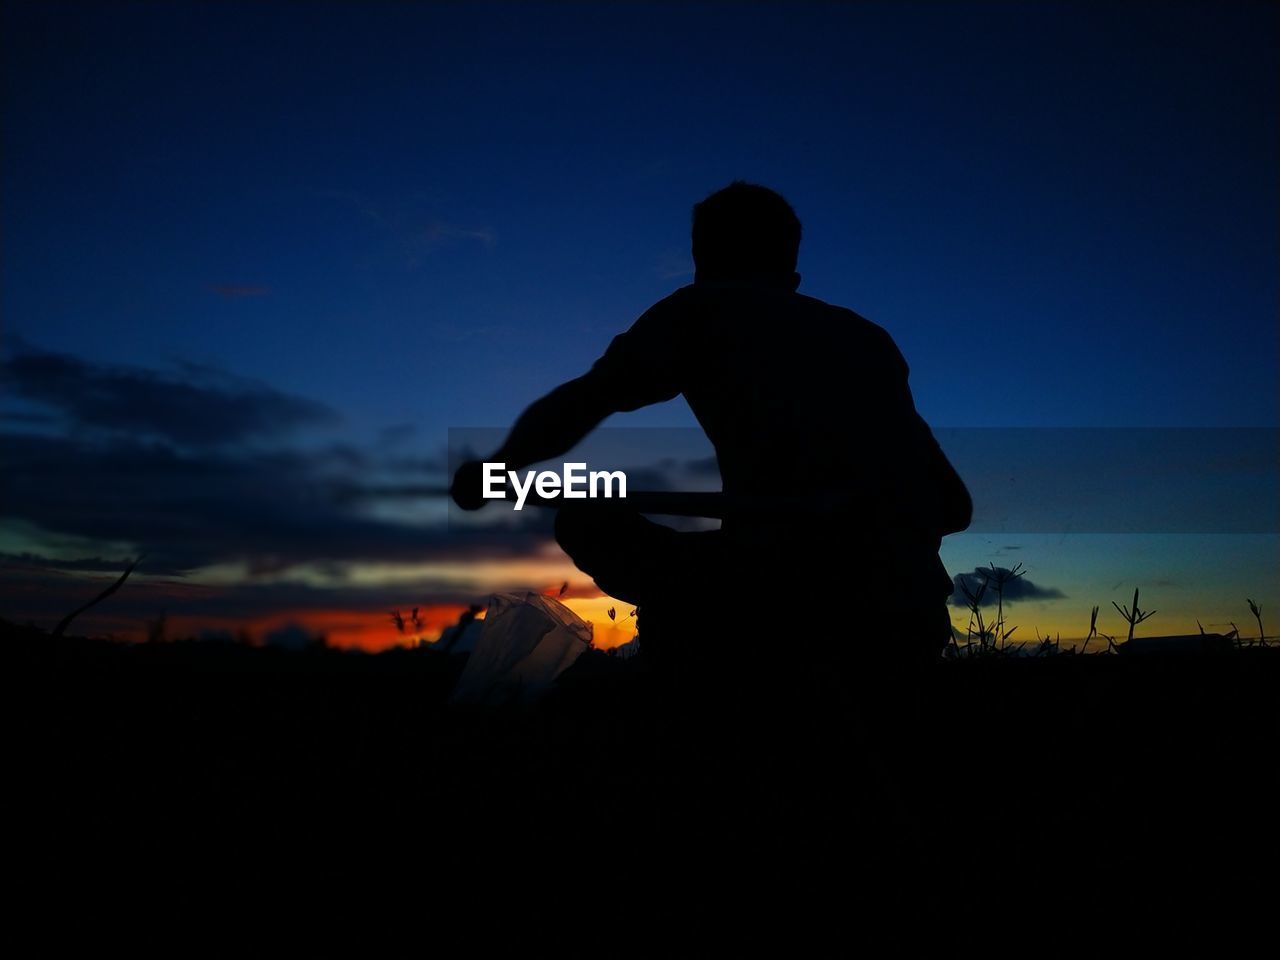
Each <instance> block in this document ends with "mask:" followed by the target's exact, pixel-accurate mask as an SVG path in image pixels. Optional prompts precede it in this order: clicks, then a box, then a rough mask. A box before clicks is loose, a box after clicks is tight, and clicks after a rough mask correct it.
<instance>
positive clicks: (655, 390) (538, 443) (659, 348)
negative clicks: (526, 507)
mask: <svg viewBox="0 0 1280 960" xmlns="http://www.w3.org/2000/svg"><path fill="white" fill-rule="evenodd" d="M678 294H679V291H677V293H676V294H672V295H671V296H669V297H666V298H665V299H663V300H660V301H658V302H657V303H656V304H654V305H653V306H652V307H650V308H649V309H648V310H646V311H645V312H644V313H643V314H642V315H641V316H640V318H639V319H638V320H636V322H635V323H633V324H632V325H631V328H630V329H628V330H626V331H625V332H623V333H620V334H618V335H617V336H616V337H614V338H613V340H612V341H611V342H610V344H609V347H608V349H607V350H606V351H605V352H604V354H603V355H602V356H601V357H600V358H599V359H598V360H597V361H596V362H595V363H594V364H592V366H591V369H590V370H588V371H587V372H586V373H584V374H583V375H582V376H580V377H576V378H575V379H573V380H570V381H568V382H567V383H563V384H561V385H560V386H558V387H556V388H555V389H554V390H552V391H551V392H550V393H548V394H547V395H546V396H544V397H542V398H540V399H538V400H535V401H534V402H533V403H532V404H530V405H529V407H528V408H527V409H526V410H525V411H524V413H522V414H520V416H519V417H518V418H517V420H516V422H515V425H514V426H512V428H511V432H510V433H509V434H508V435H507V438H506V440H505V441H503V443H502V446H500V447H499V448H498V449H497V450H496V451H494V453H493V454H492V455H491V456H490V457H489V458H488V460H487V461H485V462H488V463H505V464H506V469H508V470H522V469H524V468H525V467H527V466H529V465H530V464H533V463H540V462H542V461H543V460H550V459H552V458H553V457H559V456H562V455H563V454H565V453H568V452H569V451H570V450H572V449H573V448H574V446H576V445H577V444H578V442H579V441H580V440H582V438H583V437H585V436H586V435H587V434H588V433H590V432H591V431H592V430H593V429H595V427H596V426H597V425H598V424H599V423H600V421H602V420H603V419H604V418H605V417H607V416H609V414H611V413H620V412H623V411H627V410H636V409H638V408H639V407H643V406H648V405H649V404H651V403H659V402H661V401H663V400H670V399H672V398H673V397H675V396H676V395H677V394H679V392H680V379H679V372H678V369H679V368H678V362H679V349H678V345H677V343H676V341H675V337H676V335H677V334H676V333H675V328H678V321H679V309H680V308H679V303H680V297H679V296H678ZM482 473H483V471H482V467H481V461H476V460H473V461H469V462H468V463H464V464H463V465H462V466H461V467H460V468H459V469H458V473H457V475H456V476H455V477H454V481H453V486H452V487H451V488H450V493H451V494H452V496H453V499H454V502H455V503H457V504H458V506H460V507H462V508H463V509H467V510H475V509H478V508H479V507H482V506H483V505H484V503H485V501H484V498H483V497H482V496H481V483H482Z"/></svg>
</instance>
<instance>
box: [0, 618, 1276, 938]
mask: <svg viewBox="0 0 1280 960" xmlns="http://www.w3.org/2000/svg"><path fill="white" fill-rule="evenodd" d="M4 642H5V643H6V645H7V647H8V650H9V657H8V659H9V662H10V665H11V669H10V670H9V671H8V673H7V676H8V679H9V684H10V685H11V688H12V689H13V690H15V692H16V693H17V695H18V697H17V699H18V702H19V704H20V705H21V704H26V706H23V707H21V708H20V709H19V710H18V711H17V717H16V720H15V721H14V722H15V723H16V725H17V728H18V731H19V737H18V750H19V753H20V757H19V772H20V776H19V778H18V779H17V780H15V781H14V783H15V787H14V789H15V790H17V791H18V792H19V793H20V795H21V796H22V797H23V799H24V800H29V801H30V807H29V809H26V808H25V805H24V810H23V812H22V814H21V815H20V817H19V818H18V819H16V820H15V821H14V822H15V823H17V824H18V825H19V826H18V829H17V830H16V832H15V837H16V839H17V846H18V852H19V855H20V856H21V857H29V858H30V860H29V867H30V870H31V871H32V873H31V874H29V875H30V876H33V877H41V878H44V879H43V880H42V881H41V882H46V883H50V884H53V885H54V886H55V887H56V886H57V884H59V883H60V882H62V881H63V880H65V879H67V878H71V877H74V878H76V879H77V880H79V881H88V882H90V883H96V884H98V885H99V887H100V888H109V887H110V886H111V885H112V884H113V883H118V882H120V879H121V878H122V877H124V876H125V875H126V874H127V875H129V876H143V877H145V878H148V879H147V880H146V881H144V884H145V883H150V884H155V885H158V886H174V885H177V886H183V885H190V886H192V887H193V888H194V886H195V885H198V884H202V883H213V882H216V883H231V884H234V885H235V886H236V887H237V888H240V887H242V886H247V887H248V888H250V889H253V890H258V891H270V890H273V889H282V888H288V887H297V886H299V885H303V886H306V887H308V888H310V887H313V886H314V887H320V888H327V889H328V890H330V891H338V890H342V889H346V888H349V887H350V886H351V885H353V884H354V885H365V886H368V885H370V884H372V885H375V886H379V885H382V886H385V887H386V889H387V892H388V895H389V896H393V897H402V896H411V897H413V898H415V900H416V899H419V898H427V899H432V898H436V897H438V896H447V895H449V894H450V893H451V892H456V891H457V890H459V889H460V888H462V889H467V888H468V885H469V884H473V883H474V884H490V885H492V884H494V883H498V884H500V885H502V886H504V887H507V886H508V885H509V886H510V888H512V889H519V888H520V885H521V884H524V885H526V889H528V890H530V891H531V894H532V895H541V894H546V893H547V891H546V890H545V889H541V890H540V888H541V887H542V886H543V885H545V884H546V883H547V882H548V880H547V878H549V877H550V876H552V875H556V876H565V875H567V876H571V877H572V878H574V879H573V881H572V884H571V886H570V887H558V888H557V890H558V891H560V892H561V893H563V894H564V895H565V896H571V897H572V898H574V899H580V901H581V904H582V906H584V907H587V906H591V905H603V906H606V907H608V908H609V909H614V910H622V911H623V912H624V913H635V912H639V913H641V914H646V913H648V914H651V913H652V912H653V911H655V910H662V909H664V907H666V906H671V905H673V904H674V905H678V904H684V905H686V906H687V905H688V904H691V903H695V902H698V898H699V897H705V895H706V892H707V891H708V890H715V891H717V892H718V893H724V892H726V891H729V892H732V894H733V896H735V897H736V898H737V899H736V902H737V903H738V904H740V905H745V906H743V907H742V909H743V910H745V911H746V913H745V915H746V916H750V909H751V905H752V904H754V905H756V906H757V908H759V907H760V905H769V906H770V907H771V908H775V909H776V908H777V905H778V903H779V902H780V897H779V893H780V892H784V891H785V892H786V894H787V896H788V898H789V899H792V900H794V901H795V902H797V903H804V904H806V906H805V908H804V909H810V910H813V911H815V912H821V911H823V910H826V911H830V908H831V907H832V906H833V905H836V906H838V907H839V911H840V915H841V916H842V917H847V916H851V915H852V914H851V913H850V911H857V910H866V911H869V912H875V911H876V910H879V909H882V908H883V909H892V910H905V911H907V912H909V913H917V914H919V915H920V916H922V917H928V916H931V915H935V914H938V913H939V912H956V913H958V914H963V913H965V912H979V911H990V910H1014V911H1031V912H1033V913H1034V912H1036V911H1041V910H1043V911H1045V912H1046V914H1047V915H1048V914H1054V913H1059V912H1061V911H1069V912H1070V911H1092V910H1097V909H1102V910H1106V911H1116V910H1120V911H1126V912H1127V911H1132V910H1134V909H1139V908H1141V909H1151V910H1155V911H1157V912H1160V911H1163V912H1166V913H1167V915H1169V916H1173V915H1176V913H1177V912H1178V911H1180V910H1195V911H1199V912H1205V911H1219V910H1221V911H1238V910H1241V909H1245V905H1247V904H1249V903H1251V902H1252V901H1253V899H1254V898H1258V900H1259V902H1262V901H1263V900H1269V901H1270V903H1271V905H1272V906H1274V896H1273V895H1272V894H1268V893H1265V892H1260V891H1265V890H1274V884H1275V876H1276V871H1277V864H1278V863H1280V860H1277V858H1276V853H1277V843H1276V838H1277V813H1276V811H1277V809H1278V808H1280V804H1277V792H1276V779H1275V772H1276V756H1277V751H1276V745H1277V743H1278V742H1280V739H1278V738H1277V733H1278V732H1280V727H1278V724H1277V717H1278V714H1280V711H1278V710H1277V692H1278V691H1280V649H1242V650H1236V651H1232V652H1229V653H1222V654H1218V655H1196V656H1143V657H1137V656H1133V657H1122V656H1097V657H1095V656H1089V657H1075V656H1058V657H1054V658H1046V659H988V660H975V661H970V662H940V663H938V664H937V665H936V666H935V667H933V668H932V669H931V670H930V671H929V672H928V674H927V675H925V676H923V677H922V678H920V679H919V680H918V681H917V682H915V683H913V684H911V685H910V688H911V692H910V693H907V694H904V693H903V692H902V691H901V690H900V689H898V688H896V687H894V686H892V685H891V684H885V683H882V682H881V681H880V679H879V678H872V679H871V680H869V681H868V683H867V684H866V685H865V686H861V687H859V686H856V685H855V688H854V689H855V691H856V690H861V691H862V692H861V693H855V694H854V700H856V701H857V702H858V703H872V704H878V705H876V706H873V707H872V708H870V709H869V710H868V713H870V714H871V716H870V717H869V718H867V717H865V716H862V714H861V713H860V711H859V710H858V709H853V710H850V709H849V708H847V707H844V706H839V705H838V704H837V705H832V704H831V703H829V702H828V698H827V697H826V696H825V695H824V692H826V693H829V690H830V686H829V684H830V681H831V679H832V678H831V677H830V676H829V675H824V674H823V671H822V670H819V671H818V672H817V675H816V676H815V677H811V678H810V680H808V681H803V680H801V679H800V677H801V676H803V675H804V669H803V661H802V660H801V658H800V657H799V656H797V657H796V658H795V660H794V661H793V662H792V661H788V659H787V658H785V657H778V656H776V655H775V657H774V658H773V660H772V662H771V663H770V665H769V668H768V670H767V678H768V680H767V682H768V683H769V685H770V687H769V688H770V690H771V691H773V692H771V693H766V694H764V695H756V694H754V693H752V692H751V691H752V690H753V689H755V688H754V687H753V686H752V683H753V681H751V680H750V679H743V678H739V680H737V681H734V682H732V683H731V684H730V687H731V690H730V693H729V695H728V697H727V699H725V700H724V701H723V702H718V703H717V705H716V707H715V708H714V709H709V710H707V709H680V708H679V704H680V703H682V702H684V701H681V700H679V699H675V700H673V699H671V695H670V694H664V693H663V692H662V690H661V689H660V688H659V687H658V685H657V684H656V683H655V681H654V678H653V677H652V676H651V675H650V674H649V672H648V670H647V669H646V665H645V662H644V658H643V655H641V656H640V657H638V658H636V659H634V660H632V661H628V662H625V663H624V662H622V661H618V660H614V659H613V658H608V657H605V656H604V655H602V654H591V655H588V657H585V658H584V659H583V660H581V661H580V662H579V665H578V666H576V667H575V668H574V669H573V670H571V671H570V672H569V673H567V674H565V676H564V677H563V678H562V679H563V681H564V682H563V684H562V685H561V689H560V690H559V691H558V692H557V693H556V694H555V695H553V696H552V697H550V698H548V699H547V700H545V701H543V703H542V704H541V705H539V706H538V707H536V708H515V707H512V708H502V709H475V708H473V709H461V708H457V707H448V706H446V705H445V702H444V701H445V698H446V696H447V693H448V691H449V690H450V689H451V685H452V683H453V681H454V679H455V678H456V676H457V674H458V671H459V670H460V669H461V661H460V660H459V659H458V658H451V657H449V656H448V655H445V654H441V653H438V652H434V651H430V650H404V651H397V652H393V653H387V654H381V655H378V656H368V655H360V654H350V653H340V652H335V651H326V650H317V651H309V652H305V653H290V652H284V651H279V650H270V649H257V648H249V647H243V646H239V645H233V644H219V643H182V642H175V643H163V644H150V645H140V646H135V647H129V646H122V645H116V644H111V643H107V642H105V641H94V640H84V639H77V638H67V639H61V640H54V639H53V638H51V637H49V636H47V635H43V634H38V633H34V632H30V631H25V630H23V629H20V628H15V627H8V628H7V629H6V636H5V637H4ZM755 682H759V681H755ZM912 697H916V698H918V703H919V704H920V705H921V707H920V709H919V711H918V712H917V713H916V714H914V716H915V718H916V722H915V723H913V724H910V725H907V726H904V723H905V721H904V720H903V718H909V717H911V716H912V715H913V714H912V712H911V710H910V709H906V708H903V707H902V704H903V703H904V702H906V703H909V702H911V698H912ZM664 698H665V699H664ZM698 702H699V703H702V702H703V701H702V700H699V701H698ZM860 717H861V719H860ZM864 721H865V722H864ZM886 728H888V729H887V732H886ZM859 731H863V732H862V733H859ZM877 758H881V759H877ZM12 863H13V861H11V864H12ZM406 875H407V876H408V877H409V878H410V880H409V881H407V882H408V889H406V881H405V880H403V879H395V880H393V879H392V878H393V877H395V878H402V877H405V876H406ZM224 877H231V878H233V879H231V880H223V879H221V878H224ZM1268 878H1269V879H1268ZM131 882H134V881H131ZM139 889H141V888H139ZM476 889H479V887H476ZM827 915H829V913H828V914H827Z"/></svg>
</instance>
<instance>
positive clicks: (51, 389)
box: [3, 344, 338, 447]
mask: <svg viewBox="0 0 1280 960" xmlns="http://www.w3.org/2000/svg"><path fill="white" fill-rule="evenodd" d="M3 377H4V383H5V386H6V389H7V390H9V391H11V392H13V393H14V394H16V395H18V396H20V397H23V398H24V399H26V400H30V401H34V402H36V403H38V404H41V405H43V406H46V407H50V408H53V409H54V410H57V411H58V412H59V413H61V414H62V415H63V416H64V417H65V418H66V419H67V420H68V421H69V422H70V425H71V426H73V427H77V428H87V429H90V430H94V431H98V432H107V433H125V434H129V435H131V436H134V437H151V438H158V439H164V440H168V441H171V442H173V443H175V444H178V445H181V446H186V447H207V446H218V445H228V444H237V443H244V442H246V441H250V440H258V439H263V438H267V439H270V438H278V437H280V436H283V435H286V434H288V433H290V432H292V431H295V430H298V429H299V428H302V427H310V426H319V425H325V424H332V423H335V422H336V421H337V420H338V417H337V414H336V413H335V412H334V411H333V410H332V409H330V408H329V407H327V406H325V405H324V404H322V403H318V402H316V401H314V400H309V399H306V398H304V397H298V396H293V395H291V394H287V393H283V392H281V391H279V390H276V389H275V388H274V387H271V386H268V385H267V384H264V383H259V382H257V381H253V380H246V379H243V378H240V377H233V376H231V375H230V374H227V373H225V372H222V371H219V370H216V369H214V368H211V367H207V366H201V365H196V364H181V365H180V368H179V373H178V374H165V373H159V372H157V371H154V370H147V369H143V368H138V367H109V366H104V365H99V364H94V363H90V362H88V361H85V360H82V359H80V358H79V357H74V356H71V355H70V354H64V353H50V352H45V351H41V350H36V349H33V348H31V347H30V346H29V345H26V344H20V345H19V348H18V351H17V352H16V353H15V354H14V355H13V356H11V357H10V358H8V359H7V360H6V361H5V362H4V364H3Z"/></svg>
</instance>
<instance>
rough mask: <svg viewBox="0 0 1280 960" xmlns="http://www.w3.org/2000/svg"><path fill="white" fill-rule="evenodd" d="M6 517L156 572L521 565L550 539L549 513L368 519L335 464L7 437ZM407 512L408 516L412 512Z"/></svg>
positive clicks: (288, 456)
mask: <svg viewBox="0 0 1280 960" xmlns="http://www.w3.org/2000/svg"><path fill="white" fill-rule="evenodd" d="M0 457H3V460H4V463H5V470H4V471H3V473H2V474H0V509H2V510H3V511H4V514H5V515H6V516H8V517H10V518H16V519H19V520H23V521H26V522H28V523H31V524H34V525H35V526H36V527H39V528H41V529H43V530H46V531H49V532H52V533H60V534H71V535H74V536H77V537H84V538H89V539H91V540H97V541H106V542H114V543H120V542H124V543H131V544H136V545H138V547H139V548H140V549H141V550H142V551H143V552H145V553H146V554H147V556H148V562H149V564H151V565H154V567H153V568H154V569H157V570H165V571H174V572H176V571H184V570H190V569H192V568H194V567H199V566H204V565H207V564H211V563H218V562H228V561H237V560H249V561H250V562H252V563H254V564H255V565H256V567H257V568H258V569H260V570H263V571H267V570H280V569H287V568H289V567H291V566H295V565H297V564H302V563H319V562H325V561H388V562H420V561H428V560H445V559H450V560H454V559H456V560H458V561H465V560H466V559H468V558H481V557H500V556H522V555H525V554H526V553H528V552H530V551H532V550H535V549H536V548H537V547H538V546H540V545H541V544H543V543H544V542H545V541H546V540H547V539H549V537H550V526H551V514H550V511H543V510H537V511H534V510H530V511H523V512H522V513H521V514H516V515H515V516H514V517H511V518H501V517H497V516H495V517H494V519H495V520H505V521H506V523H505V524H502V523H496V524H493V525H491V526H484V527H481V528H478V529H473V530H465V531H464V530H461V529H458V528H457V525H454V527H453V528H452V529H451V528H450V526H449V525H447V524H446V523H445V522H444V521H443V519H442V520H441V521H440V522H439V523H437V524H435V525H431V526H424V525H422V524H416V523H410V522H408V521H404V522H399V521H397V520H396V519H394V516H393V518H392V519H383V518H382V517H385V516H387V511H386V510H385V509H384V510H383V511H381V513H380V514H379V516H377V517H375V516H371V515H369V514H368V513H367V512H365V510H364V509H363V507H364V505H363V504H362V503H361V502H360V501H352V500H350V499H349V498H347V499H344V498H342V497H340V496H337V495H335V490H340V489H341V481H342V479H343V478H344V477H345V476H346V474H344V473H342V472H338V473H335V472H334V471H335V470H336V469H340V468H341V467H342V464H341V462H339V461H335V460H334V459H333V458H331V457H329V456H328V455H327V453H325V452H321V453H301V452H297V451H277V452H267V453H263V452H236V453H230V452H226V451H222V450H195V451H192V450H186V451H180V450H177V449H175V448H174V447H171V446H169V445H166V444H163V443H159V442H154V441H151V442H148V441H139V440H132V439H125V438H119V437H115V438H107V439H101V438H100V439H97V440H87V439H83V438H66V437H49V436H37V435H31V434H8V435H3V434H0ZM406 513H407V511H406Z"/></svg>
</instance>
